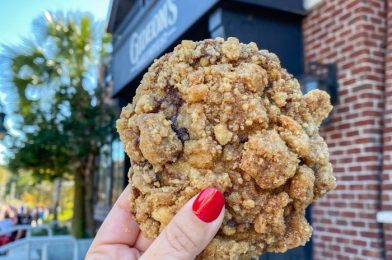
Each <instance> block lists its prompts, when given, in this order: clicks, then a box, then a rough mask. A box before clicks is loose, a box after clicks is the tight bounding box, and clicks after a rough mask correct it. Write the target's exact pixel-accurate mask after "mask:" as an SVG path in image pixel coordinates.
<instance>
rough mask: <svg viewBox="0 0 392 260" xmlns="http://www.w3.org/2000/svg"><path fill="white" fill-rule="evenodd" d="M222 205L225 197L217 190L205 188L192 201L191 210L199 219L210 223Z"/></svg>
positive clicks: (217, 214)
mask: <svg viewBox="0 0 392 260" xmlns="http://www.w3.org/2000/svg"><path fill="white" fill-rule="evenodd" d="M224 205H225V198H224V197H223V194H222V193H221V192H220V191H219V190H217V189H216V188H206V189H204V190H202V191H201V192H200V193H199V195H198V196H197V198H196V199H195V201H194V202H193V205H192V210H193V212H194V213H195V215H196V216H197V217H198V218H199V219H200V220H202V221H204V222H207V223H210V222H212V221H214V220H215V219H216V218H217V217H218V216H219V214H220V212H221V211H222V208H223V206H224Z"/></svg>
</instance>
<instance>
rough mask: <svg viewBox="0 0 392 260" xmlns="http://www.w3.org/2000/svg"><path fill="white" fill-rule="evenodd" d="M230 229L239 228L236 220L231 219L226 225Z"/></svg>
mask: <svg viewBox="0 0 392 260" xmlns="http://www.w3.org/2000/svg"><path fill="white" fill-rule="evenodd" d="M226 225H228V226H229V227H232V228H235V227H236V226H237V222H236V221H235V220H234V219H229V220H228V221H227V223H226Z"/></svg>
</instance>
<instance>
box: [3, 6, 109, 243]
mask: <svg viewBox="0 0 392 260" xmlns="http://www.w3.org/2000/svg"><path fill="white" fill-rule="evenodd" d="M33 29H34V30H33V32H34V36H35V38H34V39H29V40H26V39H25V40H24V43H23V46H4V47H3V53H2V56H3V57H2V60H3V66H5V67H6V70H7V72H8V73H5V76H3V78H2V82H3V87H4V86H6V87H7V91H8V92H9V93H13V95H14V96H16V97H17V98H16V100H17V103H16V104H17V105H16V106H15V107H14V108H11V109H9V111H8V116H10V117H11V118H12V117H13V118H15V120H14V130H16V131H13V132H14V133H15V132H17V133H18V134H14V135H12V134H10V135H9V139H10V140H12V142H10V143H13V145H12V146H10V147H9V149H10V150H11V151H12V154H13V157H11V158H10V161H9V165H10V167H11V168H13V169H16V170H17V169H28V170H31V171H33V172H34V173H35V175H36V176H37V177H39V178H44V179H51V180H54V179H56V178H58V177H62V176H72V177H73V179H74V181H75V189H74V190H75V192H74V214H73V221H72V230H73V234H74V235H75V236H77V237H84V236H92V235H93V232H94V230H95V227H94V219H93V194H94V193H93V189H94V187H93V183H94V173H95V166H96V164H95V162H96V159H97V156H98V153H99V150H100V148H101V146H102V145H103V144H104V143H105V140H107V137H108V136H110V135H112V134H113V133H114V127H113V126H114V123H113V112H112V109H111V105H110V104H108V102H107V99H105V98H104V97H105V95H107V93H105V91H107V89H105V88H103V87H102V86H100V84H99V82H97V77H98V76H97V74H98V67H99V63H100V61H101V60H102V59H103V58H105V57H106V56H107V55H108V54H109V52H110V36H109V35H108V34H106V33H105V31H104V26H103V23H99V22H95V21H94V20H93V18H92V16H91V15H88V14H81V13H69V14H63V13H61V12H58V13H50V12H45V14H44V15H43V16H42V17H39V18H37V19H36V20H35V21H34V23H33ZM0 59H1V58H0ZM10 96H12V94H10ZM18 118H20V120H17V119H18ZM17 143H19V144H20V145H15V144H17Z"/></svg>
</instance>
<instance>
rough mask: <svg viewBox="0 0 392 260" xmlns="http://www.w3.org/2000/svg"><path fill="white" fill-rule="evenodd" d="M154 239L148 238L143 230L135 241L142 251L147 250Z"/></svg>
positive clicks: (136, 246) (137, 247) (138, 248)
mask: <svg viewBox="0 0 392 260" xmlns="http://www.w3.org/2000/svg"><path fill="white" fill-rule="evenodd" d="M151 243H152V240H149V239H147V238H146V237H145V236H144V235H143V233H142V232H140V233H139V236H138V237H137V239H136V242H135V248H136V249H137V250H139V251H140V252H141V253H143V252H144V251H146V250H147V248H148V247H149V246H150V245H151Z"/></svg>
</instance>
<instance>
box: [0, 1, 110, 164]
mask: <svg viewBox="0 0 392 260" xmlns="http://www.w3.org/2000/svg"><path fill="white" fill-rule="evenodd" d="M110 4H111V0H0V45H3V44H7V45H8V44H13V45H17V44H18V43H20V42H21V38H22V37H27V38H31V37H30V36H32V21H33V20H34V19H35V18H36V17H37V16H39V15H42V14H43V13H44V12H45V11H58V10H62V11H64V12H66V11H82V12H85V11H88V12H90V13H92V14H93V15H94V17H95V19H97V20H106V19H107V18H108V9H109V8H110ZM0 73H1V72H0ZM2 94H4V93H0V98H1V96H2ZM5 151H6V148H5V147H4V146H3V145H2V144H0V164H2V163H3V162H4V153H5Z"/></svg>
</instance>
